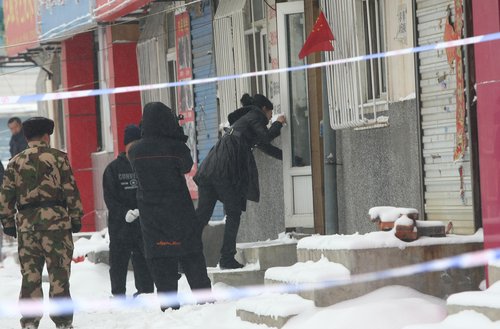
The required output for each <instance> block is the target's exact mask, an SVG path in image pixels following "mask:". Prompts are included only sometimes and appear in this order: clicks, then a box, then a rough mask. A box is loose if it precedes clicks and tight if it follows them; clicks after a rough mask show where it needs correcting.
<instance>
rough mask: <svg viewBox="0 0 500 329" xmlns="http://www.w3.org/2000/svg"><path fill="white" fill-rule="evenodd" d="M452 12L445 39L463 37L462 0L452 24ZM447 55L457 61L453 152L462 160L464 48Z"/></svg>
mask: <svg viewBox="0 0 500 329" xmlns="http://www.w3.org/2000/svg"><path fill="white" fill-rule="evenodd" d="M450 16H451V13H448V17H447V18H446V25H445V29H444V41H452V40H458V39H460V38H462V28H463V25H464V18H463V7H462V1H461V0H455V24H454V25H453V26H452V25H451V23H450ZM446 56H447V58H448V63H449V64H450V66H452V67H453V63H455V74H456V79H457V90H456V94H455V97H456V102H457V105H456V127H457V132H456V136H455V151H454V152H453V160H455V161H456V160H460V159H462V158H463V157H464V155H465V150H466V149H467V142H468V141H467V132H466V131H465V117H466V111H467V109H466V105H465V81H464V71H463V69H464V66H463V60H462V48H461V47H452V48H447V49H446Z"/></svg>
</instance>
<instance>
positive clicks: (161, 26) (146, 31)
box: [137, 4, 175, 106]
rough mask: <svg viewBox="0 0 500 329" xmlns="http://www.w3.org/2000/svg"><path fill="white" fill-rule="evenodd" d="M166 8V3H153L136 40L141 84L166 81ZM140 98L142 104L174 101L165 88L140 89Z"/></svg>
mask: <svg viewBox="0 0 500 329" xmlns="http://www.w3.org/2000/svg"><path fill="white" fill-rule="evenodd" d="M166 8H167V5H166V4H154V6H153V8H152V10H151V15H150V16H149V17H148V18H147V19H146V22H145V24H144V26H143V30H142V32H141V35H140V37H139V41H138V42H137V61H138V63H137V64H138V68H139V82H140V83H141V85H146V84H153V83H161V82H166V81H168V75H167V73H168V72H167V67H166V64H167V61H166V54H167V48H166V47H167V46H166V45H167V32H166V31H167V26H166V14H165V10H166ZM160 12H161V13H160ZM141 100H142V105H143V106H144V105H145V104H147V103H149V102H163V103H165V104H171V103H172V101H175V100H171V99H170V94H169V93H168V90H167V89H153V90H146V91H142V92H141Z"/></svg>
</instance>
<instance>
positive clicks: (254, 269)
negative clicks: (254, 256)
mask: <svg viewBox="0 0 500 329" xmlns="http://www.w3.org/2000/svg"><path fill="white" fill-rule="evenodd" d="M264 273H265V270H261V269H260V267H259V264H248V265H246V266H245V267H243V268H240V269H234V270H221V269H219V268H208V276H209V278H210V280H211V281H212V284H216V283H224V284H226V285H228V286H231V287H241V286H250V285H259V284H264Z"/></svg>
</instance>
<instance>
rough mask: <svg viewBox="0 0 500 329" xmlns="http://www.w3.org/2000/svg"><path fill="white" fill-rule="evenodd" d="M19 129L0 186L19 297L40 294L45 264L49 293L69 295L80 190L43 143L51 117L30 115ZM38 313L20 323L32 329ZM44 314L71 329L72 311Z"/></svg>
mask: <svg viewBox="0 0 500 329" xmlns="http://www.w3.org/2000/svg"><path fill="white" fill-rule="evenodd" d="M23 128H24V134H25V136H26V139H27V140H28V148H27V149H26V150H24V151H22V152H21V153H19V154H18V155H16V156H15V157H14V158H12V159H11V161H10V162H9V164H8V166H7V169H6V170H5V174H4V179H3V186H2V188H1V189H0V220H1V222H2V225H3V229H4V232H5V233H6V234H7V235H10V236H13V237H16V236H17V238H18V251H19V262H20V266H21V274H22V277H23V278H22V287H21V293H20V299H21V300H30V299H39V300H40V301H41V300H42V299H43V292H42V270H43V266H44V264H45V263H46V264H47V271H48V273H49V280H50V292H49V295H50V298H53V297H65V298H71V297H70V291H69V277H70V268H71V259H72V256H73V239H72V235H71V232H75V233H76V232H79V231H80V229H81V226H82V225H81V218H82V215H83V209H82V203H81V200H80V194H79V192H78V188H77V186H76V183H75V179H74V177H73V173H72V171H71V167H70V164H69V160H68V157H67V156H66V154H65V153H63V152H61V151H59V150H56V149H53V148H51V147H50V146H49V142H50V137H49V136H50V135H51V134H52V132H53V130H54V122H53V121H52V120H49V119H46V118H42V117H34V118H31V119H28V120H26V121H25V122H24V123H23ZM42 315H43V314H40V315H38V316H33V314H30V315H28V314H23V317H22V318H21V326H22V328H29V329H33V328H38V325H39V323H40V319H41V316H42ZM50 317H51V319H52V320H53V321H54V323H55V324H56V327H57V328H66V329H67V328H72V322H73V314H72V313H71V314H64V315H60V314H58V315H55V314H51V315H50Z"/></svg>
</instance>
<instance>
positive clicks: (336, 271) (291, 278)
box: [264, 257, 351, 284]
mask: <svg viewBox="0 0 500 329" xmlns="http://www.w3.org/2000/svg"><path fill="white" fill-rule="evenodd" d="M350 276H351V272H350V271H349V270H348V269H347V268H346V267H345V266H344V265H342V264H338V263H334V262H329V261H328V259H326V258H325V257H322V258H321V259H320V260H319V261H317V262H313V261H308V262H305V263H296V264H294V265H292V266H288V267H273V268H270V269H268V270H267V271H266V273H265V276H264V278H265V279H266V280H274V281H279V282H286V283H295V284H297V283H316V282H323V281H329V280H347V279H349V278H350Z"/></svg>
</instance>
